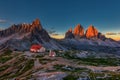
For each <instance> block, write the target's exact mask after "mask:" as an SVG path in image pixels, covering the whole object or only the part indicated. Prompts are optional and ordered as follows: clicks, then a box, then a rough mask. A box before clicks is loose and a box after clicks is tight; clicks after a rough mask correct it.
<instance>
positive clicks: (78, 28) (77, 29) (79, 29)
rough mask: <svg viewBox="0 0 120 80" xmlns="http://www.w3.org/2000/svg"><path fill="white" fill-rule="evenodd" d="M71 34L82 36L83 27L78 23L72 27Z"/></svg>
mask: <svg viewBox="0 0 120 80" xmlns="http://www.w3.org/2000/svg"><path fill="white" fill-rule="evenodd" d="M73 34H74V35H75V36H78V37H84V28H83V27H82V26H81V25H80V24H78V25H77V26H76V27H75V28H74V32H73Z"/></svg>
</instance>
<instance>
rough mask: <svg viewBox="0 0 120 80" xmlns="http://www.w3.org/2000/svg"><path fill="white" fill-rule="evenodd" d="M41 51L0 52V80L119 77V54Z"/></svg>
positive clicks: (74, 79)
mask: <svg viewBox="0 0 120 80" xmlns="http://www.w3.org/2000/svg"><path fill="white" fill-rule="evenodd" d="M55 52H56V56H55V57H50V56H49V51H46V52H44V53H32V52H29V51H25V52H19V51H11V50H9V49H7V50H5V51H4V52H2V53H1V54H0V80H14V79H17V80H35V79H37V80H38V79H39V80H44V79H46V80H54V79H57V80H61V79H63V80H69V79H70V80H79V79H86V80H87V79H88V80H96V79H97V80H99V79H100V80H106V79H109V80H112V79H116V80H119V79H120V72H119V70H120V56H117V55H114V54H110V53H109V54H108V53H100V52H99V53H97V52H94V51H78V50H69V51H59V50H56V51H55Z"/></svg>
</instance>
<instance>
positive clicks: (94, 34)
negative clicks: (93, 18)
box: [85, 25, 98, 38]
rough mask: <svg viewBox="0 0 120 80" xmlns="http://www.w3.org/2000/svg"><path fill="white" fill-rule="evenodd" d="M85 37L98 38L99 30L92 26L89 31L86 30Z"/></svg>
mask: <svg viewBox="0 0 120 80" xmlns="http://www.w3.org/2000/svg"><path fill="white" fill-rule="evenodd" d="M85 36H86V38H94V37H96V38H97V37H98V30H97V29H96V28H95V27H94V26H92V25H90V26H89V27H88V29H87V30H86V33H85Z"/></svg>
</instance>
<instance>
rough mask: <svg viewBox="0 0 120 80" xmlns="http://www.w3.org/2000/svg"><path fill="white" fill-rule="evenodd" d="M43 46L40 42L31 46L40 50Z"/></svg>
mask: <svg viewBox="0 0 120 80" xmlns="http://www.w3.org/2000/svg"><path fill="white" fill-rule="evenodd" d="M41 47H42V46H41V45H39V44H34V45H32V46H31V49H36V50H38V49H40V48H41Z"/></svg>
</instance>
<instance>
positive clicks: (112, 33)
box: [106, 32, 117, 35]
mask: <svg viewBox="0 0 120 80" xmlns="http://www.w3.org/2000/svg"><path fill="white" fill-rule="evenodd" d="M106 35H117V33H114V32H107V33H106Z"/></svg>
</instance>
